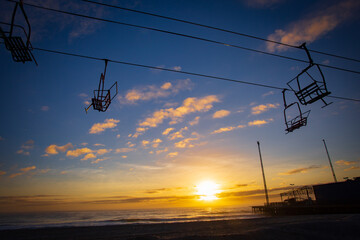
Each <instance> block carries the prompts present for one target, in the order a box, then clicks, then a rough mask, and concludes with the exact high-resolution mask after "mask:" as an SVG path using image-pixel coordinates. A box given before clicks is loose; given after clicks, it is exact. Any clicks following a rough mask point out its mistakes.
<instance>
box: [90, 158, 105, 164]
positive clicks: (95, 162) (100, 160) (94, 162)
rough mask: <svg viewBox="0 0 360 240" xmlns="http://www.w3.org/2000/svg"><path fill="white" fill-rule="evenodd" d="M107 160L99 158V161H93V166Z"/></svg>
mask: <svg viewBox="0 0 360 240" xmlns="http://www.w3.org/2000/svg"><path fill="white" fill-rule="evenodd" d="M105 160H107V159H106V158H98V159H96V160H94V161H91V164H97V163H99V162H102V161H105Z"/></svg>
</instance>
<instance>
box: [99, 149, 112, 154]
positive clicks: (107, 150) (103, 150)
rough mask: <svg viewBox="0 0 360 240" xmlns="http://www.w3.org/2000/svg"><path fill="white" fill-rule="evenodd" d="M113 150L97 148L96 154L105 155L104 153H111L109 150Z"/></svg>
mask: <svg viewBox="0 0 360 240" xmlns="http://www.w3.org/2000/svg"><path fill="white" fill-rule="evenodd" d="M111 151H112V149H105V148H102V149H98V150H96V151H95V152H96V154H98V155H104V154H106V153H109V152H111Z"/></svg>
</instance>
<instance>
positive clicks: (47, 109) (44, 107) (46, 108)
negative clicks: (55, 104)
mask: <svg viewBox="0 0 360 240" xmlns="http://www.w3.org/2000/svg"><path fill="white" fill-rule="evenodd" d="M40 109H41V111H44V112H47V111H49V110H50V107H49V106H42V107H41V108H40Z"/></svg>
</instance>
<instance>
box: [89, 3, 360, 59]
mask: <svg viewBox="0 0 360 240" xmlns="http://www.w3.org/2000/svg"><path fill="white" fill-rule="evenodd" d="M82 1H83V2H88V3H93V4H97V5H101V6H106V7H111V8H116V9H121V10H124V11H129V12H135V13H140V14H144V15H149V16H153V17H158V18H163V19H167V20H172V21H176V22H182V23H186V24H191V25H195V26H199V27H204V28H209V29H213V30H217V31H221V32H226V33H231V34H236V35H239V36H243V37H248V38H252V39H257V40H261V41H265V42H270V43H274V44H278V45H282V46H286V47H290V48H297V49H298V48H299V46H295V45H291V44H287V43H282V42H278V41H274V40H270V39H266V38H262V37H257V36H253V35H249V34H246V33H239V32H235V31H232V30H227V29H223V28H219V27H213V26H209V25H205V24H201V23H196V22H192V21H187V20H183V19H178V18H173V17H167V16H163V15H159V14H155V13H150V12H145V11H139V10H135V9H130V8H125V7H120V6H116V5H111V4H107V3H100V2H96V1H91V0H82ZM308 50H309V51H310V52H314V53H318V54H322V55H326V56H330V57H336V58H341V59H345V60H349V61H354V62H360V60H359V59H355V58H350V57H344V56H340V55H336V54H332V53H326V52H322V51H317V50H313V49H308Z"/></svg>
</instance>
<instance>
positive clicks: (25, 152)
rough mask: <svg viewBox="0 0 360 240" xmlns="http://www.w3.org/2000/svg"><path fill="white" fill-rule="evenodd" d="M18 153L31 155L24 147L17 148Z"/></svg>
mask: <svg viewBox="0 0 360 240" xmlns="http://www.w3.org/2000/svg"><path fill="white" fill-rule="evenodd" d="M16 153H17V154H22V155H25V156H29V155H30V152H27V151H24V150H23V149H19V150H17V151H16Z"/></svg>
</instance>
